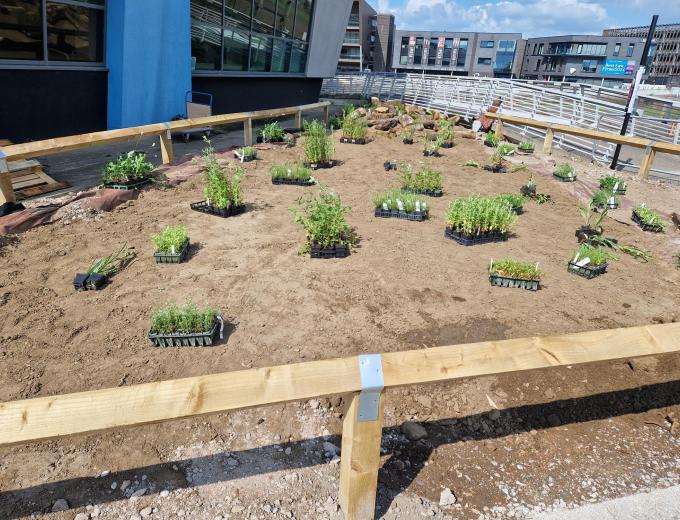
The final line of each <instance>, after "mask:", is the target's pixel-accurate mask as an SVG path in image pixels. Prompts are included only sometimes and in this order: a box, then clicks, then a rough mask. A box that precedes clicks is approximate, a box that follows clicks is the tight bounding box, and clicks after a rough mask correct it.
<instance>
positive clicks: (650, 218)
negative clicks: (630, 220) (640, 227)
mask: <svg viewBox="0 0 680 520" xmlns="http://www.w3.org/2000/svg"><path fill="white" fill-rule="evenodd" d="M635 213H637V215H638V217H640V220H642V222H643V223H645V224H647V225H650V226H661V229H666V223H665V222H664V221H663V220H661V215H659V214H658V213H657V212H656V211H654V210H653V209H651V208H648V207H646V206H644V205H640V206H638V207H637V208H635Z"/></svg>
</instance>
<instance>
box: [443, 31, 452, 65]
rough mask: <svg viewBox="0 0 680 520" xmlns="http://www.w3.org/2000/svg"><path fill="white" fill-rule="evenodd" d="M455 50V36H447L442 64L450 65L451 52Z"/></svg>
mask: <svg viewBox="0 0 680 520" xmlns="http://www.w3.org/2000/svg"><path fill="white" fill-rule="evenodd" d="M452 52H453V38H446V39H445V40H444V53H443V54H442V65H443V66H444V67H449V66H450V65H451V53H452Z"/></svg>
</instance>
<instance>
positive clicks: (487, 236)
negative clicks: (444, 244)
mask: <svg viewBox="0 0 680 520" xmlns="http://www.w3.org/2000/svg"><path fill="white" fill-rule="evenodd" d="M444 236H445V237H446V238H450V239H451V240H455V241H456V242H458V243H459V244H461V245H463V246H474V245H477V244H488V243H490V242H505V241H506V240H507V239H508V234H507V233H499V232H497V231H493V232H491V233H484V234H481V235H465V234H463V233H461V232H459V231H454V230H453V229H451V228H449V227H447V228H445V229H444Z"/></svg>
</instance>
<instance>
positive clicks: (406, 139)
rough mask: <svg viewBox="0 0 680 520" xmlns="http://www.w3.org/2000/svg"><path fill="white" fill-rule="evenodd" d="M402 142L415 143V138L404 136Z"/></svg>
mask: <svg viewBox="0 0 680 520" xmlns="http://www.w3.org/2000/svg"><path fill="white" fill-rule="evenodd" d="M401 142H402V143H404V144H413V139H409V138H407V137H404V138H403V139H402V140H401Z"/></svg>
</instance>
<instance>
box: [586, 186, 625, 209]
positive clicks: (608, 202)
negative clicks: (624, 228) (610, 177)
mask: <svg viewBox="0 0 680 520" xmlns="http://www.w3.org/2000/svg"><path fill="white" fill-rule="evenodd" d="M591 204H592V205H593V206H595V207H596V208H608V209H616V208H618V207H619V199H618V197H617V196H616V195H614V193H613V192H612V191H610V190H606V189H602V190H599V191H597V192H595V193H594V194H593V198H592V199H591Z"/></svg>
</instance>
